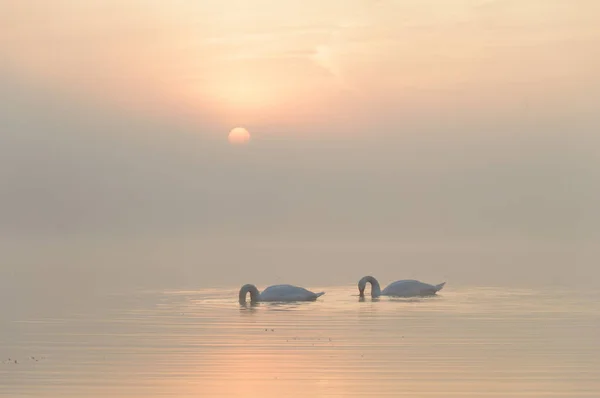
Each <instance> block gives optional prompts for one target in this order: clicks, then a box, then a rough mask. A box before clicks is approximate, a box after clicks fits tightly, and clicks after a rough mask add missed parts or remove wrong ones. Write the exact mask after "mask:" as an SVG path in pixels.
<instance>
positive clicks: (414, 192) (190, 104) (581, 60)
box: [0, 0, 600, 283]
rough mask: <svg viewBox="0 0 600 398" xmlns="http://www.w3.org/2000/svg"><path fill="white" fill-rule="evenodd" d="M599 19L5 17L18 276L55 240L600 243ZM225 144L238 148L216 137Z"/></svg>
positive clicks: (63, 3)
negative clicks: (236, 142) (246, 139)
mask: <svg viewBox="0 0 600 398" xmlns="http://www.w3.org/2000/svg"><path fill="white" fill-rule="evenodd" d="M599 16H600V3H599V2H598V1H595V0H579V1H570V0H520V1H512V0H504V1H502V0H498V1H493V0H488V1H485V0H450V1H441V0H438V1H423V0H419V1H413V0H406V1H386V0H380V1H375V0H368V1H367V0H363V1H358V0H327V1H323V0H319V1H313V0H302V1H300V0H298V1H296V0H289V1H281V0H277V1H275V0H253V1H250V0H248V1H242V0H238V1H233V0H214V1H213V0H204V1H184V0H177V1H171V2H167V1H148V0H146V1H141V0H139V1H137V0H128V1H127V0H126V1H108V0H107V1H98V0H90V1H81V2H75V1H67V0H52V1H42V0H37V1H35V0H13V1H10V0H0V220H1V222H0V239H1V240H2V242H3V245H2V246H3V248H4V249H5V250H8V253H11V254H12V255H11V256H10V257H9V258H10V260H9V262H11V261H12V262H15V263H16V262H20V263H26V262H27V261H29V262H36V261H39V258H41V257H40V256H44V255H45V254H40V253H50V252H52V250H50V249H49V247H53V246H52V243H51V242H54V241H56V240H60V241H61V242H62V243H61V245H63V246H61V247H62V249H61V250H63V252H64V251H65V250H68V248H72V247H73V246H74V245H75V246H77V247H78V248H81V247H84V246H85V247H96V248H98V247H101V246H100V244H99V243H98V242H104V243H103V244H106V242H113V243H111V244H114V242H120V241H123V242H124V241H126V240H131V239H140V240H142V241H143V239H145V238H152V239H153V241H155V240H159V241H163V242H166V241H168V242H177V241H178V240H179V239H181V240H182V241H183V240H186V241H188V242H189V241H192V242H197V244H198V245H202V244H205V245H206V244H207V243H206V242H213V241H219V242H221V243H220V244H221V245H222V246H223V247H224V248H225V249H224V250H225V251H227V250H230V251H235V250H236V249H239V248H240V247H241V246H240V245H243V244H247V242H249V241H251V242H254V243H253V244H255V245H259V246H260V245H263V246H261V247H267V248H268V247H269V246H270V245H273V246H277V247H284V246H285V245H292V246H293V245H294V242H311V243H310V244H311V245H312V246H311V247H313V249H314V247H316V246H318V245H321V246H324V247H327V246H328V245H332V246H331V247H334V245H335V244H341V243H340V242H342V243H343V242H363V243H362V244H364V245H367V244H369V245H383V246H385V245H391V246H394V247H402V246H403V245H428V244H430V245H432V247H433V246H434V245H438V246H440V245H442V246H443V245H447V246H452V245H463V246H461V247H469V248H473V247H478V245H500V246H502V245H508V244H510V245H518V246H519V247H528V246H530V245H531V246H532V247H533V246H535V247H539V246H542V247H547V248H556V247H558V246H561V245H563V246H564V245H566V246H569V247H576V248H577V250H580V249H581V247H586V248H590V247H594V245H595V243H597V242H598V241H600V210H599V205H598V203H600V183H599V182H600V106H599V104H600V50H599V49H600V24H598V21H599ZM236 126H243V127H246V128H247V129H248V130H249V131H250V132H251V134H252V141H251V143H250V144H249V145H247V146H231V145H229V144H228V143H227V133H228V132H229V130H230V129H231V128H233V127H236ZM83 241H85V242H86V244H85V245H83V244H82V243H81V242H83ZM224 242H225V243H224ZM227 242H232V243H230V244H227ZM367 242H368V243H367ZM306 244H308V243H306ZM82 245H83V246H82ZM86 245H87V246H86ZM186 245H187V246H186ZM186 245H184V246H186V247H192V246H193V245H192V244H186ZM236 245H237V246H236ZM464 245H466V246H464ZM238 246H239V247H238ZM300 246H301V245H300ZM383 246H380V247H383ZM65 248H67V249H65ZM48 250H50V251H48ZM81 250H83V249H81ZM90 250H91V249H90ZM98 250H100V249H97V251H98ZM120 250H122V249H120ZM137 250H139V251H142V252H143V251H146V250H149V249H148V248H147V247H146V248H144V246H143V245H142V246H141V248H140V247H137ZM240 250H241V249H240ZM290 250H291V249H290ZM315 250H316V249H315ZM371 250H380V249H371ZM97 251H96V252H94V253H95V254H98V253H97ZM36 253H37V254H39V256H38V257H36V255H37V254H36ZM52 253H54V252H52ZM90 253H92V252H87V251H85V250H84V254H81V256H82V257H84V258H89V256H90V255H91V254H90ZM166 253H169V255H171V254H173V253H172V252H170V251H167V252H166ZM286 253H287V252H286ZM197 254H198V253H197V252H194V255H192V254H189V255H187V257H186V255H185V254H183V255H182V254H181V253H180V257H178V258H177V260H173V261H179V260H181V258H182V256H183V257H184V258H185V259H186V261H187V262H189V263H192V262H193V261H196V258H195V257H194V256H196V255H197ZM289 254H290V253H287V254H286V255H289ZM164 256H165V258H168V255H166V254H165V255H164ZM273 256H275V257H274V258H277V257H276V255H275V254H273ZM264 257H268V255H266V254H265V255H263V257H260V259H259V258H256V259H255V260H252V259H248V258H246V260H247V261H249V262H250V263H252V262H253V261H259V260H260V261H266V260H265V258H264ZM550 257H552V256H550ZM118 258H119V256H115V258H112V260H111V261H116V262H118V261H119V260H118ZM25 259H27V260H25ZM69 259H70V260H65V261H73V258H72V257H69ZM562 260H563V258H561V261H562ZM570 260H572V258H570V259H569V258H568V257H567V258H566V261H570ZM592 260H594V261H595V262H597V261H596V260H597V257H594V258H592ZM165 261H168V260H165ZM232 261H233V260H232ZM271 261H274V260H271ZM277 261H279V262H280V261H283V258H277ZM332 261H333V260H332ZM392 262H393V259H390V260H389V263H392ZM1 266H5V265H0V267H1ZM585 266H590V267H591V266H592V265H591V264H586V265H585ZM221 279H224V278H221ZM257 283H258V282H257Z"/></svg>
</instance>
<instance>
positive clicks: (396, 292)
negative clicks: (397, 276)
mask: <svg viewBox="0 0 600 398" xmlns="http://www.w3.org/2000/svg"><path fill="white" fill-rule="evenodd" d="M367 283H370V284H371V297H379V296H395V297H415V296H431V295H434V294H436V293H437V292H439V291H440V290H442V288H443V287H444V285H445V284H446V282H443V283H440V284H439V285H430V284H428V283H423V282H420V281H416V280H412V279H405V280H400V281H396V282H394V283H390V284H389V285H388V286H387V287H386V288H385V289H383V291H382V290H381V286H379V282H378V281H377V279H375V278H374V277H372V276H365V277H364V278H362V279H361V280H360V281H358V293H359V295H360V297H364V295H365V287H366V286H367ZM248 293H250V302H252V303H257V302H259V301H263V302H268V301H315V300H316V299H317V298H319V297H321V296H322V295H324V294H325V292H319V293H313V292H311V291H310V290H306V289H304V288H303V287H298V286H292V285H273V286H269V287H268V288H266V289H265V290H264V291H263V292H262V293H261V292H259V291H258V289H257V288H256V286H254V285H250V284H248V285H244V286H242V288H241V289H240V294H239V299H240V304H245V303H246V296H247V295H248Z"/></svg>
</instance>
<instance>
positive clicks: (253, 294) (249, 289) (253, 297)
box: [239, 284, 259, 305]
mask: <svg viewBox="0 0 600 398" xmlns="http://www.w3.org/2000/svg"><path fill="white" fill-rule="evenodd" d="M248 293H250V302H251V303H253V304H254V303H257V302H258V296H259V293H258V289H257V288H256V286H254V285H251V284H247V285H244V286H242V288H241V289H240V295H239V299H240V304H242V305H243V304H246V295H247V294H248Z"/></svg>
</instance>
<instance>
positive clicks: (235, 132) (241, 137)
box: [227, 127, 250, 145]
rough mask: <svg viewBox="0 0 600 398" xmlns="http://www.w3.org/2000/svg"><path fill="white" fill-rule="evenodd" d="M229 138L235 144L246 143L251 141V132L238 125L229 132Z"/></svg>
mask: <svg viewBox="0 0 600 398" xmlns="http://www.w3.org/2000/svg"><path fill="white" fill-rule="evenodd" d="M227 140H228V141H229V143H230V144H233V145H244V144H247V143H248V141H250V133H249V132H248V130H246V129H245V128H243V127H236V128H234V129H232V130H231V131H230V132H229V136H228V137H227Z"/></svg>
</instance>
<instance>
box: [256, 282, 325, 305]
mask: <svg viewBox="0 0 600 398" xmlns="http://www.w3.org/2000/svg"><path fill="white" fill-rule="evenodd" d="M323 294H325V293H324V292H319V293H313V292H311V291H310V290H307V289H305V288H303V287H298V286H293V285H274V286H269V287H268V288H266V289H265V290H264V291H263V292H262V293H261V294H260V301H313V300H316V299H317V297H320V296H322V295H323Z"/></svg>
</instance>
